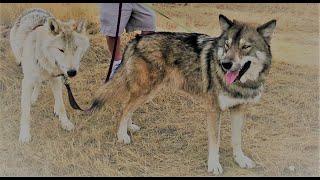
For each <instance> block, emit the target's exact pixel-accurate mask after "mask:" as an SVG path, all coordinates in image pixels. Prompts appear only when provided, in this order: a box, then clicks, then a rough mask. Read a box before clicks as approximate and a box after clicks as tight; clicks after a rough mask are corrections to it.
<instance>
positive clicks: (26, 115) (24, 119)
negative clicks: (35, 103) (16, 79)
mask: <svg viewBox="0 0 320 180" xmlns="http://www.w3.org/2000/svg"><path fill="white" fill-rule="evenodd" d="M32 89H33V82H32V81H31V80H28V79H26V78H23V80H22V92H21V120H20V136H19V141H20V142H22V143H26V142H29V141H30V140H31V135H30V106H31V94H32Z"/></svg>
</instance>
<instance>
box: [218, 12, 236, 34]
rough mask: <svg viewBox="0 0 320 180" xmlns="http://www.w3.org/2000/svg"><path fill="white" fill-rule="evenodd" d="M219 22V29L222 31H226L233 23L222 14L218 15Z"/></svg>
mask: <svg viewBox="0 0 320 180" xmlns="http://www.w3.org/2000/svg"><path fill="white" fill-rule="evenodd" d="M219 22H220V27H221V29H222V31H226V30H228V29H229V28H230V27H231V26H232V25H233V23H232V22H231V21H230V20H229V19H228V18H227V17H226V16H224V15H222V14H220V15H219Z"/></svg>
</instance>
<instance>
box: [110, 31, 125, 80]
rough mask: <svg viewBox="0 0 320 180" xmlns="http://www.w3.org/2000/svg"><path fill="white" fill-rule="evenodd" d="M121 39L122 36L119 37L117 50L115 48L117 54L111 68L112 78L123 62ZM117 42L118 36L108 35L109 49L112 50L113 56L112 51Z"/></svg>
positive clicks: (111, 51)
mask: <svg viewBox="0 0 320 180" xmlns="http://www.w3.org/2000/svg"><path fill="white" fill-rule="evenodd" d="M120 39H121V38H120V37H118V40H117V45H116V50H115V54H114V62H113V65H112V68H111V74H110V79H111V78H112V77H113V76H114V74H115V73H116V71H117V69H118V67H119V66H120V64H121V62H122V53H121V46H120V44H121V42H120ZM115 42H116V38H115V37H111V36H107V46H108V49H109V52H110V54H111V56H112V53H113V49H114V44H115Z"/></svg>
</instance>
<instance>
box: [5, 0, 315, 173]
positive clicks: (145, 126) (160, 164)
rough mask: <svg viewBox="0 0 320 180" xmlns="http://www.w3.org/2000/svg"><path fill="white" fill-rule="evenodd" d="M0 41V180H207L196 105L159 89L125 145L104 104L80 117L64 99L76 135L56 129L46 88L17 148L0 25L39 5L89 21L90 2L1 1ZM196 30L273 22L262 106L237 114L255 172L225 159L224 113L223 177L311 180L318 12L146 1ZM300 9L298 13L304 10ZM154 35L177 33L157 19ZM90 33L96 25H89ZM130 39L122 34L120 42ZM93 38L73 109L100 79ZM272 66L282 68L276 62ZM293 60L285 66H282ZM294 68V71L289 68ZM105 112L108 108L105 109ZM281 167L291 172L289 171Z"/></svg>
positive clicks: (16, 113)
mask: <svg viewBox="0 0 320 180" xmlns="http://www.w3.org/2000/svg"><path fill="white" fill-rule="evenodd" d="M0 6H1V7H0V9H1V11H0V18H1V25H2V26H1V41H0V51H1V54H0V100H1V101H0V175H1V176H208V175H211V174H208V173H207V172H206V168H207V166H206V163H207V135H206V121H205V117H204V112H203V109H201V108H199V104H198V102H193V101H191V100H190V99H188V98H187V97H183V96H181V95H178V94H175V93H167V92H162V93H161V94H159V96H158V97H157V98H155V99H154V100H152V101H151V102H149V103H148V104H145V105H143V106H142V107H140V108H139V109H138V110H137V112H135V113H134V116H133V118H134V121H135V122H136V123H137V124H139V125H140V126H141V127H142V129H141V131H139V132H137V133H135V134H134V135H133V143H132V144H131V145H121V144H117V143H116V130H117V126H118V122H117V121H116V120H115V119H113V118H112V113H111V111H110V110H111V109H112V108H111V107H105V108H104V109H103V110H102V111H100V112H98V113H96V114H94V115H92V116H85V115H82V114H80V113H78V112H76V111H74V110H73V109H71V108H70V106H69V105H68V101H67V95H66V92H64V100H65V104H66V107H67V112H68V114H69V117H70V119H71V120H72V122H74V123H75V126H76V129H75V130H74V131H73V132H66V131H64V130H62V129H61V127H60V125H59V122H58V119H57V118H55V117H54V116H53V97H52V93H51V92H50V90H48V89H49V88H47V84H44V85H43V86H42V91H41V94H40V96H39V100H38V102H37V103H36V105H35V106H33V107H32V114H31V116H32V120H31V133H32V138H33V139H32V142H30V143H29V144H27V145H19V143H18V136H19V120H20V95H21V92H20V89H21V79H22V72H21V69H20V67H17V66H16V65H15V63H14V60H13V58H14V57H13V55H12V52H11V50H10V47H9V42H8V38H7V33H8V27H10V24H11V23H12V21H13V20H14V19H15V18H16V17H17V16H18V15H19V14H20V13H21V11H22V10H23V9H25V8H30V7H42V8H45V9H48V10H50V11H51V12H52V13H53V14H54V15H55V16H56V17H58V18H62V19H68V18H75V19H78V18H85V19H87V20H89V21H90V22H93V23H98V22H99V9H98V8H97V7H96V5H92V4H89V5H88V4H64V5H61V4H55V5H52V4H32V5H31V4H28V5H22V4H21V5H20V4H19V5H17V4H1V5H0ZM154 6H155V7H156V8H158V9H160V10H162V11H164V12H166V13H167V14H168V15H169V16H170V17H173V18H175V19H176V20H178V21H179V22H180V23H182V24H185V25H187V26H188V27H191V28H192V29H194V30H196V31H197V32H202V33H208V34H211V35H217V34H218V32H219V29H218V20H217V17H218V16H217V15H218V14H219V13H223V14H225V15H227V16H229V17H231V18H235V17H237V19H239V20H243V21H249V22H265V21H267V20H269V19H271V18H276V19H278V26H277V32H276V34H275V37H274V39H273V41H272V42H273V44H272V50H273V52H274V53H273V54H274V57H275V58H274V63H273V66H272V69H271V72H270V76H269V78H268V81H267V84H266V85H267V86H266V92H265V94H264V96H263V98H262V101H261V102H260V103H259V104H258V105H256V106H250V107H249V108H248V109H247V110H246V117H247V121H246V124H245V127H244V131H243V135H244V136H243V140H244V141H243V147H244V151H245V152H246V153H247V154H248V155H249V156H250V157H252V158H253V159H254V160H255V161H256V163H257V167H256V168H254V169H250V170H248V169H241V168H239V167H238V166H237V165H236V164H235V162H234V161H233V159H232V156H231V154H232V149H231V146H230V118H229V113H228V112H226V113H224V114H223V116H222V119H223V122H222V141H221V142H222V143H221V146H222V147H221V150H220V152H221V156H220V161H221V163H222V165H223V167H224V174H223V175H224V176H303V175H307V176H319V175H320V174H319V74H318V73H319V66H318V61H319V42H318V40H319V39H318V35H319V34H318V33H319V19H317V18H319V12H318V8H319V6H318V5H306V4H302V5H297V4H289V5H288V4H281V5H280V4H259V5H257V4H252V5H248V4H215V5H203V4H192V5H188V6H177V5H170V6H169V5H166V4H155V5H154ZM305 9H308V11H305ZM157 25H158V29H159V30H168V31H183V30H182V29H179V28H178V27H176V26H174V25H172V24H171V23H170V22H167V21H166V20H165V19H164V18H163V17H160V16H158V17H157ZM96 28H99V27H96ZM132 37H133V34H125V35H124V36H123V41H124V42H126V41H128V40H129V39H130V38H132ZM104 44H105V39H104V37H103V36H102V35H101V34H96V35H92V36H91V45H92V46H91V49H90V50H89V52H88V53H87V54H86V56H85V58H84V59H83V61H82V64H81V68H80V73H79V75H78V76H77V77H76V78H75V79H74V80H72V87H73V91H74V93H75V96H76V99H77V100H78V102H79V104H81V105H82V106H85V105H89V103H90V102H91V98H92V97H93V94H94V92H95V89H97V88H98V87H99V86H100V85H101V84H102V82H103V79H104V77H105V75H106V70H107V66H108V61H109V59H110V54H109V53H108V51H107V50H106V48H105V47H104ZM281 61H286V63H285V62H281ZM292 63H293V64H292ZM297 64H303V65H297ZM110 106H111V105H110ZM289 166H294V167H295V170H294V171H290V170H289V169H288V167H289Z"/></svg>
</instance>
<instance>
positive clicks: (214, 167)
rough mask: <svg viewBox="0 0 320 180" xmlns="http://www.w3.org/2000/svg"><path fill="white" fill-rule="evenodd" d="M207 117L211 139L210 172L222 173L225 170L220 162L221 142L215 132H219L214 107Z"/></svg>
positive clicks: (209, 138)
mask: <svg viewBox="0 0 320 180" xmlns="http://www.w3.org/2000/svg"><path fill="white" fill-rule="evenodd" d="M207 118H208V119H207V126H208V127H207V129H208V141H209V152H208V153H209V155H208V172H213V174H220V173H222V172H223V170H222V167H221V165H220V162H219V144H218V143H217V138H216V135H215V133H216V132H217V131H216V130H217V127H216V118H217V111H216V110H215V109H213V108H212V109H210V111H209V112H208V116H207Z"/></svg>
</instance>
